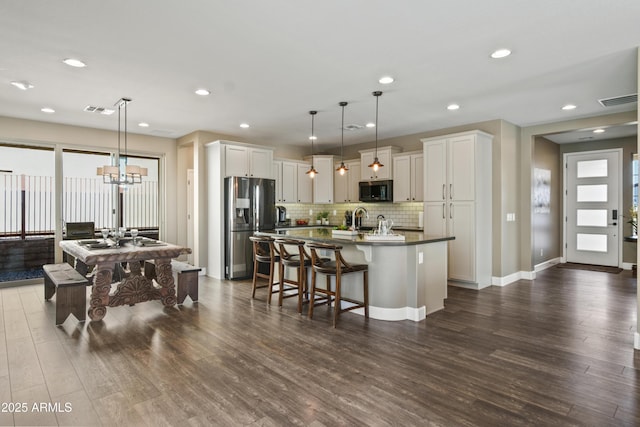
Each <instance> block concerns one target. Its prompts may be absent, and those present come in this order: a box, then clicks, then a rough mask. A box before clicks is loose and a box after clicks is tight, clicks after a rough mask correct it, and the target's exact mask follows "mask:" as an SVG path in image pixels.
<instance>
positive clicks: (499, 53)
mask: <svg viewBox="0 0 640 427" xmlns="http://www.w3.org/2000/svg"><path fill="white" fill-rule="evenodd" d="M509 55H511V51H510V50H509V49H498V50H496V51H494V52H493V53H492V54H491V57H492V58H493V59H500V58H506V57H507V56H509Z"/></svg>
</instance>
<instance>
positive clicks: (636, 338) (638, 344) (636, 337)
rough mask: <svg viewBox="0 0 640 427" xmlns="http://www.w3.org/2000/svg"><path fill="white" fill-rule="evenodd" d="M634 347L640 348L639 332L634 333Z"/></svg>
mask: <svg viewBox="0 0 640 427" xmlns="http://www.w3.org/2000/svg"><path fill="white" fill-rule="evenodd" d="M633 348H635V349H636V350H640V333H638V332H636V333H635V334H634V335H633Z"/></svg>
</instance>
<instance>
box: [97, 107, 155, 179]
mask: <svg viewBox="0 0 640 427" xmlns="http://www.w3.org/2000/svg"><path fill="white" fill-rule="evenodd" d="M130 102H131V99H130V98H120V99H119V100H118V102H116V103H115V104H114V106H117V107H118V152H117V153H116V157H115V165H105V166H103V167H100V168H98V171H97V174H98V175H99V176H102V181H103V182H104V183H105V184H114V185H118V186H120V187H126V186H127V185H132V184H140V183H141V182H142V177H143V176H147V168H143V167H140V166H136V165H130V164H129V156H128V152H127V105H128V104H129V103H130ZM122 110H124V154H122V153H121V152H120V139H121V136H122V132H121V126H120V121H121V113H122ZM120 158H122V159H124V167H123V165H122V164H121V163H120Z"/></svg>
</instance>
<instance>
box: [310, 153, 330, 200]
mask: <svg viewBox="0 0 640 427" xmlns="http://www.w3.org/2000/svg"><path fill="white" fill-rule="evenodd" d="M313 166H314V167H315V168H316V171H318V173H317V175H316V176H315V177H314V178H313V203H333V202H334V199H333V156H313Z"/></svg>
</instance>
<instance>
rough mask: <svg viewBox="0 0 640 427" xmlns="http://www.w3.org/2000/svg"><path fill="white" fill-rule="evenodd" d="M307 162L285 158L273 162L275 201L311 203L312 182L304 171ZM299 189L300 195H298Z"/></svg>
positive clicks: (307, 166) (306, 168)
mask: <svg viewBox="0 0 640 427" xmlns="http://www.w3.org/2000/svg"><path fill="white" fill-rule="evenodd" d="M309 167H310V164H309V163H300V162H295V161H287V160H276V161H274V162H273V169H274V171H275V173H274V176H273V179H275V180H276V203H281V204H285V203H311V202H312V198H311V194H312V185H313V184H312V182H311V178H309V175H307V174H306V172H307V171H308V170H309ZM298 189H300V197H298Z"/></svg>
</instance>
